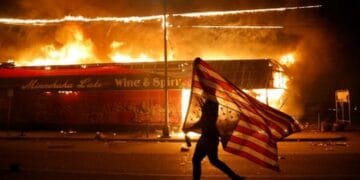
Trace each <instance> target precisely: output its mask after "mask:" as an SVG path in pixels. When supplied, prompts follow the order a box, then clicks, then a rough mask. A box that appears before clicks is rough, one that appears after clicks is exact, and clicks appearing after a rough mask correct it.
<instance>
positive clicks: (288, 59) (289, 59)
mask: <svg viewBox="0 0 360 180" xmlns="http://www.w3.org/2000/svg"><path fill="white" fill-rule="evenodd" d="M294 63H295V56H294V54H293V53H289V54H286V55H284V56H282V57H281V58H280V64H282V65H285V66H287V67H288V66H290V65H292V64H294Z"/></svg>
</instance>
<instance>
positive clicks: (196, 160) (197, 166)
mask: <svg viewBox="0 0 360 180" xmlns="http://www.w3.org/2000/svg"><path fill="white" fill-rule="evenodd" d="M204 148H205V147H204V144H203V143H202V142H201V141H198V143H197V144H196V147H195V151H194V155H193V157H192V165H193V179H194V180H200V177H201V161H202V160H203V159H204V157H205V156H206V149H204Z"/></svg>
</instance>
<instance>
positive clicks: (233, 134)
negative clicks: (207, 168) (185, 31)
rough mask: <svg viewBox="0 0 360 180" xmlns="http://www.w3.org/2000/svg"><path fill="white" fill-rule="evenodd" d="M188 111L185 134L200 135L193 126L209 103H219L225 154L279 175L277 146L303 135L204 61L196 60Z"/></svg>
mask: <svg viewBox="0 0 360 180" xmlns="http://www.w3.org/2000/svg"><path fill="white" fill-rule="evenodd" d="M193 68H194V69H193V77H192V88H191V98H190V104H189V109H188V112H187V115H186V119H185V121H184V124H183V131H184V132H189V131H195V132H200V131H201V130H200V129H197V128H196V126H194V124H195V123H196V122H198V121H199V119H200V117H201V113H202V112H201V109H202V105H203V104H204V102H205V101H206V100H210V101H214V102H217V103H219V111H218V117H217V121H216V126H217V129H218V131H219V134H220V137H221V143H222V145H223V148H224V149H225V151H227V152H230V153H233V154H236V155H239V156H241V157H244V158H246V159H248V160H250V161H252V162H255V163H257V164H259V165H261V166H263V167H266V168H270V169H272V170H276V171H279V164H278V152H277V145H276V142H277V141H278V140H281V139H283V138H284V137H286V136H288V135H290V134H291V133H293V132H296V131H300V126H299V124H298V123H297V122H296V121H295V120H294V119H293V118H292V117H290V116H289V115H287V114H285V113H283V112H281V111H279V110H276V109H274V108H272V107H270V106H268V105H266V104H263V103H262V102H260V101H258V100H256V99H255V98H253V97H251V96H249V95H248V94H246V93H245V92H244V91H242V90H240V89H239V88H237V87H236V86H235V85H234V84H232V83H231V82H230V81H228V80H227V79H226V78H224V77H223V76H221V75H220V74H219V73H218V72H216V71H215V70H214V69H213V68H211V67H210V66H209V64H207V63H206V62H205V61H203V60H201V59H200V58H197V59H195V61H194V66H193Z"/></svg>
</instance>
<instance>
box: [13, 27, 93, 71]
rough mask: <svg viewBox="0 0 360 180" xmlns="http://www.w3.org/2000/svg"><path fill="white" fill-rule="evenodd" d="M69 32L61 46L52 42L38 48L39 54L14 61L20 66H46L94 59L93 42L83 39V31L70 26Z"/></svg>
mask: <svg viewBox="0 0 360 180" xmlns="http://www.w3.org/2000/svg"><path fill="white" fill-rule="evenodd" d="M70 32H71V33H70V34H65V36H64V37H68V39H66V40H65V43H64V45H63V46H62V47H60V48H57V47H56V46H55V45H54V44H50V45H45V46H43V47H41V48H40V52H41V55H40V56H38V57H35V58H33V59H32V60H28V59H30V58H28V57H26V58H22V59H20V60H18V61H16V64H17V65H21V66H47V65H66V64H84V63H89V62H93V61H94V59H96V58H95V57H96V56H95V54H94V52H93V43H92V41H91V40H90V39H85V38H84V35H83V32H82V31H81V30H80V29H79V28H76V27H71V29H70Z"/></svg>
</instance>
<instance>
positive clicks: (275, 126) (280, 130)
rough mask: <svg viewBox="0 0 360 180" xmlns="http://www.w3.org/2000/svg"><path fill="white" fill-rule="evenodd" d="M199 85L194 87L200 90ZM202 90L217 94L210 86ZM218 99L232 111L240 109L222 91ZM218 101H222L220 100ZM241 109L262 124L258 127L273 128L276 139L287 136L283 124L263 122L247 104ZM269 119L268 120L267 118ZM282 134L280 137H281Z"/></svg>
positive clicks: (218, 92) (234, 101)
mask: <svg viewBox="0 0 360 180" xmlns="http://www.w3.org/2000/svg"><path fill="white" fill-rule="evenodd" d="M197 86H198V85H197V83H195V84H194V87H195V88H197V89H199V88H198V87H197ZM202 89H204V90H205V91H206V92H209V91H210V92H215V90H214V89H213V88H212V87H208V86H203V87H202ZM201 93H203V91H201ZM216 97H218V98H222V99H223V100H224V101H223V104H226V106H229V107H230V108H232V109H239V108H238V107H239V103H240V102H238V101H236V100H237V99H234V98H230V97H228V96H227V95H226V94H224V93H223V92H221V91H219V90H218V91H216ZM218 101H220V100H219V99H218ZM237 102H238V103H237ZM235 103H237V104H235ZM240 107H241V110H240V109H239V111H241V112H243V113H244V114H246V115H247V116H251V117H252V118H253V119H256V120H258V121H259V123H261V125H258V126H268V127H269V128H271V131H272V132H273V131H276V132H277V133H276V134H274V136H275V137H276V138H281V137H283V136H285V135H286V132H284V131H283V129H284V128H286V127H285V126H282V127H281V126H279V125H281V124H278V123H274V122H273V121H267V122H266V123H265V122H264V121H263V120H264V118H263V117H261V116H259V113H254V112H253V111H254V110H252V109H251V108H250V107H248V106H246V105H245V104H243V103H241V104H240ZM266 119H267V118H266ZM279 134H280V135H279Z"/></svg>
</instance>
